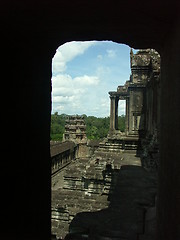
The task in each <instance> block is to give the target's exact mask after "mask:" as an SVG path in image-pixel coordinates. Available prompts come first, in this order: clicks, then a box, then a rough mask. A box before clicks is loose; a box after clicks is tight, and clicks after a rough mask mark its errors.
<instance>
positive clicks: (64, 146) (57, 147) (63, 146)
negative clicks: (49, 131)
mask: <svg viewBox="0 0 180 240" xmlns="http://www.w3.org/2000/svg"><path fill="white" fill-rule="evenodd" d="M74 147H75V143H74V142H71V141H66V142H54V143H51V146H50V152H51V157H54V156H56V155H57V154H60V153H62V152H65V151H67V150H69V149H73V148H74Z"/></svg>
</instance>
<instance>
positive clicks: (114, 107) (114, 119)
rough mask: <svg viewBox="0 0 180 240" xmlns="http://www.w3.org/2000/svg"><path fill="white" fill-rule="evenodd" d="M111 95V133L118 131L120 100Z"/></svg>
mask: <svg viewBox="0 0 180 240" xmlns="http://www.w3.org/2000/svg"><path fill="white" fill-rule="evenodd" d="M109 94H110V99H111V103H110V131H111V132H113V131H115V130H117V129H118V101H119V98H118V97H117V96H115V95H113V94H112V93H109Z"/></svg>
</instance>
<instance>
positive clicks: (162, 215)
mask: <svg viewBox="0 0 180 240" xmlns="http://www.w3.org/2000/svg"><path fill="white" fill-rule="evenodd" d="M0 9H1V36H2V37H1V46H2V48H1V59H2V61H1V69H2V71H1V79H2V81H1V83H2V85H1V88H2V90H3V91H6V90H8V96H9V98H8V99H9V101H5V97H4V95H1V96H2V98H3V99H2V101H1V112H2V113H3V116H4V117H3V118H1V126H3V129H4V130H5V131H4V133H3V134H2V137H3V139H2V145H1V149H2V153H8V155H7V156H6V159H5V160H3V161H2V162H1V164H2V165H1V169H3V170H2V171H1V178H2V179H1V193H2V194H1V195H2V198H1V206H2V208H1V219H2V221H1V232H0V236H1V239H22V240H27V239H28V240H30V239H32V240H35V239H37V240H41V239H43V240H46V239H47V240H49V239H50V236H51V222H50V214H51V161H50V117H51V76H52V71H51V64H52V58H53V56H54V54H55V52H56V49H57V48H58V47H59V46H60V45H62V44H64V43H65V42H68V41H76V40H79V41H80V40H81V41H85V40H94V39H96V40H112V41H115V42H117V43H124V44H127V45H129V46H130V47H133V48H136V49H146V48H151V49H156V50H157V51H158V52H159V53H160V55H161V88H160V102H161V110H160V141H159V143H160V161H159V171H158V191H157V222H156V226H157V239H158V240H164V239H166V240H172V239H173V240H177V239H180V232H179V222H180V201H179V199H180V174H179V172H180V161H179V159H180V151H178V150H179V149H180V141H179V136H180V124H179V123H180V111H179V106H180V94H179V89H180V81H179V76H180V72H179V71H180V45H179V43H180V27H179V26H180V15H179V12H180V8H179V1H177V0H171V1H162V0H160V1H157V0H152V1H150V2H147V1H144V0H139V1H132V0H127V1H116V2H115V1H107V0H103V1H101V0H100V1H93V0H92V1H82V0H78V1H69V0H66V1H64V0H62V1H52V0H46V1H41V0H39V1H35V0H31V1H30V0H27V1H21V0H17V1H11V0H6V1H1V2H0ZM3 91H2V92H3ZM149 96H150V94H149ZM151 96H152V95H151ZM11 99H12V100H13V102H12V103H11V102H10V101H11ZM6 179H8V182H9V183H13V185H12V186H11V185H8V186H7V184H6ZM142 179H143V178H142ZM122 215H123V214H122V213H119V216H122ZM103 219H104V218H103ZM107 224H109V225H110V224H111V223H110V222H109V223H107Z"/></svg>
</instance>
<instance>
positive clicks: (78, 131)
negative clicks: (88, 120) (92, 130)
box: [63, 115, 87, 144]
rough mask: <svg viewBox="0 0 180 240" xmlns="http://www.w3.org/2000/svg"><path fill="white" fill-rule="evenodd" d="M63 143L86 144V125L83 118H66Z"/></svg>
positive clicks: (74, 116) (77, 116)
mask: <svg viewBox="0 0 180 240" xmlns="http://www.w3.org/2000/svg"><path fill="white" fill-rule="evenodd" d="M63 140H64V141H73V142H75V143H76V144H80V143H81V144H82V143H83V144H86V143H87V136H86V125H85V122H84V118H83V116H79V115H73V116H68V118H67V120H66V125H65V132H64V135H63Z"/></svg>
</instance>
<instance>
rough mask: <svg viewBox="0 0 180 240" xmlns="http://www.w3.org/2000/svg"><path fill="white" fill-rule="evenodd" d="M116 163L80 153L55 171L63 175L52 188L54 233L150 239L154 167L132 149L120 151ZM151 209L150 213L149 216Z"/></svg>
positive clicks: (69, 236)
mask: <svg viewBox="0 0 180 240" xmlns="http://www.w3.org/2000/svg"><path fill="white" fill-rule="evenodd" d="M115 166H117V163H116V164H115V165H113V164H112V165H111V164H107V162H106V161H104V160H101V159H100V160H99V161H98V162H97V161H94V160H93V159H81V160H76V161H74V162H72V163H71V164H70V165H68V167H66V169H64V170H63V171H62V172H60V173H59V175H56V176H55V177H56V178H59V177H60V176H63V179H64V180H63V181H62V180H60V184H59V183H58V187H57V186H56V185H55V186H54V187H53V188H52V233H53V234H55V235H56V237H57V238H59V239H61V238H62V239H64V238H65V236H66V235H67V234H68V233H69V234H68V235H67V236H66V239H81V238H82V239H87V238H88V239H127V240H129V239H153V238H150V237H153V236H154V231H155V230H154V229H152V228H153V221H155V215H154V214H155V196H156V191H157V189H156V187H157V180H156V179H157V178H156V177H157V176H156V172H152V171H151V172H148V171H146V170H145V169H143V168H142V166H141V160H140V158H139V157H136V156H135V155H134V154H132V153H122V154H121V158H120V159H119V167H118V168H117V167H115ZM114 167H115V168H114ZM61 178H62V177H60V179H61ZM149 211H153V214H152V213H151V216H150V219H149V220H147V219H146V218H147V214H149V213H148V212H149ZM145 221H146V222H147V221H149V223H148V224H149V225H148V224H146V225H145ZM145 226H146V229H144V228H145ZM149 226H150V229H149ZM144 234H146V235H144ZM84 235H85V236H86V237H85V236H84ZM147 235H148V238H145V236H146V237H147ZM83 236H84V238H83ZM137 237H139V238H137Z"/></svg>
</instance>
